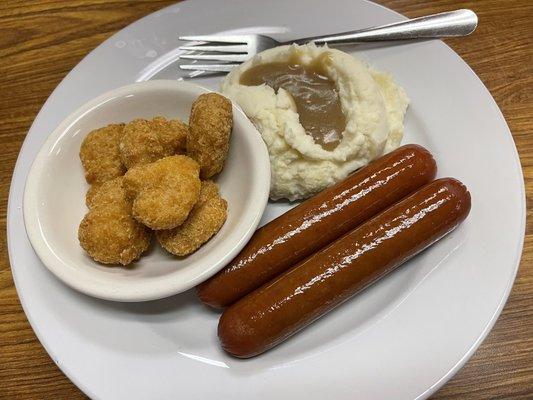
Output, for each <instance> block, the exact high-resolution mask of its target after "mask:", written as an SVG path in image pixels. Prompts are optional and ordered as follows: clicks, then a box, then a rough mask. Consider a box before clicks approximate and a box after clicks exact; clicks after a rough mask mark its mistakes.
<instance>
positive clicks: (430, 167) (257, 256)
mask: <svg viewBox="0 0 533 400" xmlns="http://www.w3.org/2000/svg"><path fill="white" fill-rule="evenodd" d="M436 170H437V167H436V165H435V160H434V159H433V157H432V156H431V154H430V153H429V152H428V151H427V150H426V149H424V148H423V147H421V146H418V145H406V146H402V147H400V148H398V149H396V150H395V151H393V152H391V153H389V154H387V155H385V156H383V157H381V158H379V159H377V160H375V161H373V162H372V163H371V164H369V165H368V166H366V167H365V168H362V169H361V170H359V171H357V172H355V173H354V174H352V175H350V176H349V177H348V178H346V179H345V180H344V181H342V182H340V183H338V184H337V185H335V186H333V187H331V188H328V189H326V190H324V191H323V192H321V193H319V194H317V195H316V196H314V197H312V198H311V199H309V200H307V201H305V202H303V203H302V204H300V205H298V206H297V207H295V208H293V209H292V210H290V211H288V212H287V213H285V214H283V215H281V216H280V217H278V218H276V219H275V220H273V221H271V222H270V223H268V224H267V225H265V226H264V227H262V228H260V229H259V230H257V232H256V233H255V234H254V235H253V236H252V239H251V240H250V241H249V242H248V244H247V245H246V246H245V247H244V249H243V250H242V251H241V252H240V254H239V255H238V256H237V257H236V258H235V259H234V260H233V261H232V262H231V263H230V264H229V265H228V266H227V267H226V268H225V269H223V270H222V271H220V272H219V273H218V274H216V275H215V276H213V277H212V278H211V279H208V280H207V281H206V282H204V283H202V284H201V285H199V286H198V287H197V294H198V297H199V298H200V300H201V301H202V302H204V303H205V304H207V305H209V306H211V307H215V308H224V307H227V306H229V305H230V304H232V303H234V302H235V301H237V300H239V299H240V298H241V297H243V296H245V295H246V294H248V293H250V292H251V291H253V290H255V289H257V288H258V287H260V286H261V285H263V284H265V283H267V282H269V281H270V280H272V279H274V278H275V277H277V276H278V275H279V274H281V273H283V272H284V271H286V270H287V269H289V268H290V267H292V266H293V265H294V264H296V263H297V262H299V261H301V260H303V259H304V258H305V257H307V256H309V255H311V254H313V253H314V252H316V251H317V250H319V249H321V248H322V247H324V246H326V245H327V244H329V243H331V242H332V241H333V240H335V239H337V238H338V237H340V236H341V235H343V234H345V233H346V232H348V231H349V230H351V229H353V228H355V227H356V226H357V225H359V224H361V223H362V222H364V221H366V220H367V219H368V218H370V217H372V216H373V215H375V214H377V213H378V212H380V211H382V210H384V209H385V208H387V207H389V206H390V205H392V204H394V203H396V202H397V201H399V200H401V199H402V198H404V197H405V196H407V195H408V194H410V193H412V192H413V191H415V190H416V189H418V188H420V187H421V186H423V185H425V184H426V183H428V182H430V181H431V180H432V179H434V177H435V174H436Z"/></svg>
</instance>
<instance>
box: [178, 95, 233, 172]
mask: <svg viewBox="0 0 533 400" xmlns="http://www.w3.org/2000/svg"><path fill="white" fill-rule="evenodd" d="M189 126H190V129H189V135H188V136H187V155H189V156H190V157H192V158H193V159H195V160H196V161H198V163H199V164H200V169H201V177H202V179H208V178H210V177H212V176H213V175H215V174H218V173H219V172H220V171H222V168H223V167H224V162H225V161H226V157H227V156H228V150H229V140H230V135H231V130H232V128H233V113H232V106H231V101H229V100H228V99H227V98H225V97H224V96H221V95H219V94H217V93H207V94H202V95H200V96H199V97H198V98H197V99H196V101H195V102H194V103H193V105H192V109H191V115H190V118H189Z"/></svg>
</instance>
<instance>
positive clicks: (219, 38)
mask: <svg viewBox="0 0 533 400" xmlns="http://www.w3.org/2000/svg"><path fill="white" fill-rule="evenodd" d="M248 38H249V36H247V35H198V36H180V37H179V40H183V41H186V42H218V43H247V41H248Z"/></svg>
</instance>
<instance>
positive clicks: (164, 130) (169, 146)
mask: <svg viewBox="0 0 533 400" xmlns="http://www.w3.org/2000/svg"><path fill="white" fill-rule="evenodd" d="M188 132H189V127H188V126H187V125H186V124H184V123H183V122H181V121H180V120H178V119H173V120H167V119H165V118H163V117H155V118H154V119H152V120H145V119H136V120H133V121H131V122H130V123H128V124H126V126H125V127H124V135H123V137H122V140H121V141H120V146H119V147H120V155H121V159H122V162H123V163H124V165H125V166H126V167H127V168H128V169H130V168H132V167H134V166H136V165H143V164H149V163H151V162H154V161H157V160H159V159H160V158H163V157H168V156H172V155H174V154H177V153H183V152H184V151H185V142H186V138H187V134H188Z"/></svg>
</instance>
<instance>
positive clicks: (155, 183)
mask: <svg viewBox="0 0 533 400" xmlns="http://www.w3.org/2000/svg"><path fill="white" fill-rule="evenodd" d="M190 119H191V130H190V131H191V133H190V134H189V127H188V126H187V125H186V124H185V123H183V122H181V121H180V120H178V119H172V120H167V119H165V118H163V117H155V118H153V119H151V120H146V119H135V120H133V121H131V122H129V123H127V124H111V125H108V126H106V127H104V128H100V129H96V130H94V131H92V132H90V133H89V134H88V135H87V137H86V138H85V140H84V141H83V143H82V146H81V149H80V158H81V161H82V164H83V167H84V169H85V176H86V178H87V182H89V183H91V184H92V186H91V187H90V188H89V190H88V191H87V194H86V195H85V203H86V205H87V207H88V208H89V212H88V213H87V214H86V215H85V217H84V218H83V220H82V221H81V223H80V226H79V229H78V238H79V242H80V245H81V246H82V247H83V249H85V250H86V251H87V253H89V255H90V256H91V257H92V258H93V259H94V260H95V261H98V262H101V263H103V264H122V265H127V264H129V263H131V262H133V261H135V260H137V259H138V258H139V257H140V256H141V254H142V253H143V252H144V251H145V250H146V249H147V248H148V246H149V244H150V238H151V229H153V230H156V235H157V238H158V241H159V243H160V244H161V246H162V247H163V248H165V249H166V250H167V251H168V252H170V253H172V254H175V255H177V256H185V255H188V254H191V253H193V252H195V251H196V250H198V249H199V248H200V247H201V246H202V245H203V244H204V243H206V242H207V241H209V239H211V237H213V235H215V234H216V233H217V232H218V231H219V230H220V228H221V227H222V225H224V222H225V221H226V218H227V210H228V204H227V202H226V200H224V199H223V198H222V197H221V196H220V193H219V190H218V186H217V184H216V183H214V182H213V181H210V180H205V181H203V182H202V181H201V180H200V173H202V176H203V177H204V178H205V179H207V178H209V177H211V176H212V175H215V174H217V173H219V172H220V171H222V169H223V167H224V162H225V160H226V157H227V154H228V149H229V139H230V135H231V130H232V127H233V110H232V104H231V102H230V101H229V100H228V99H226V98H225V97H223V96H221V95H218V94H215V93H209V94H206V95H201V96H199V97H198V98H197V99H196V101H195V102H194V104H193V106H192V110H191V116H190ZM185 152H187V155H185V154H183V153H185ZM196 160H198V161H196Z"/></svg>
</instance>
